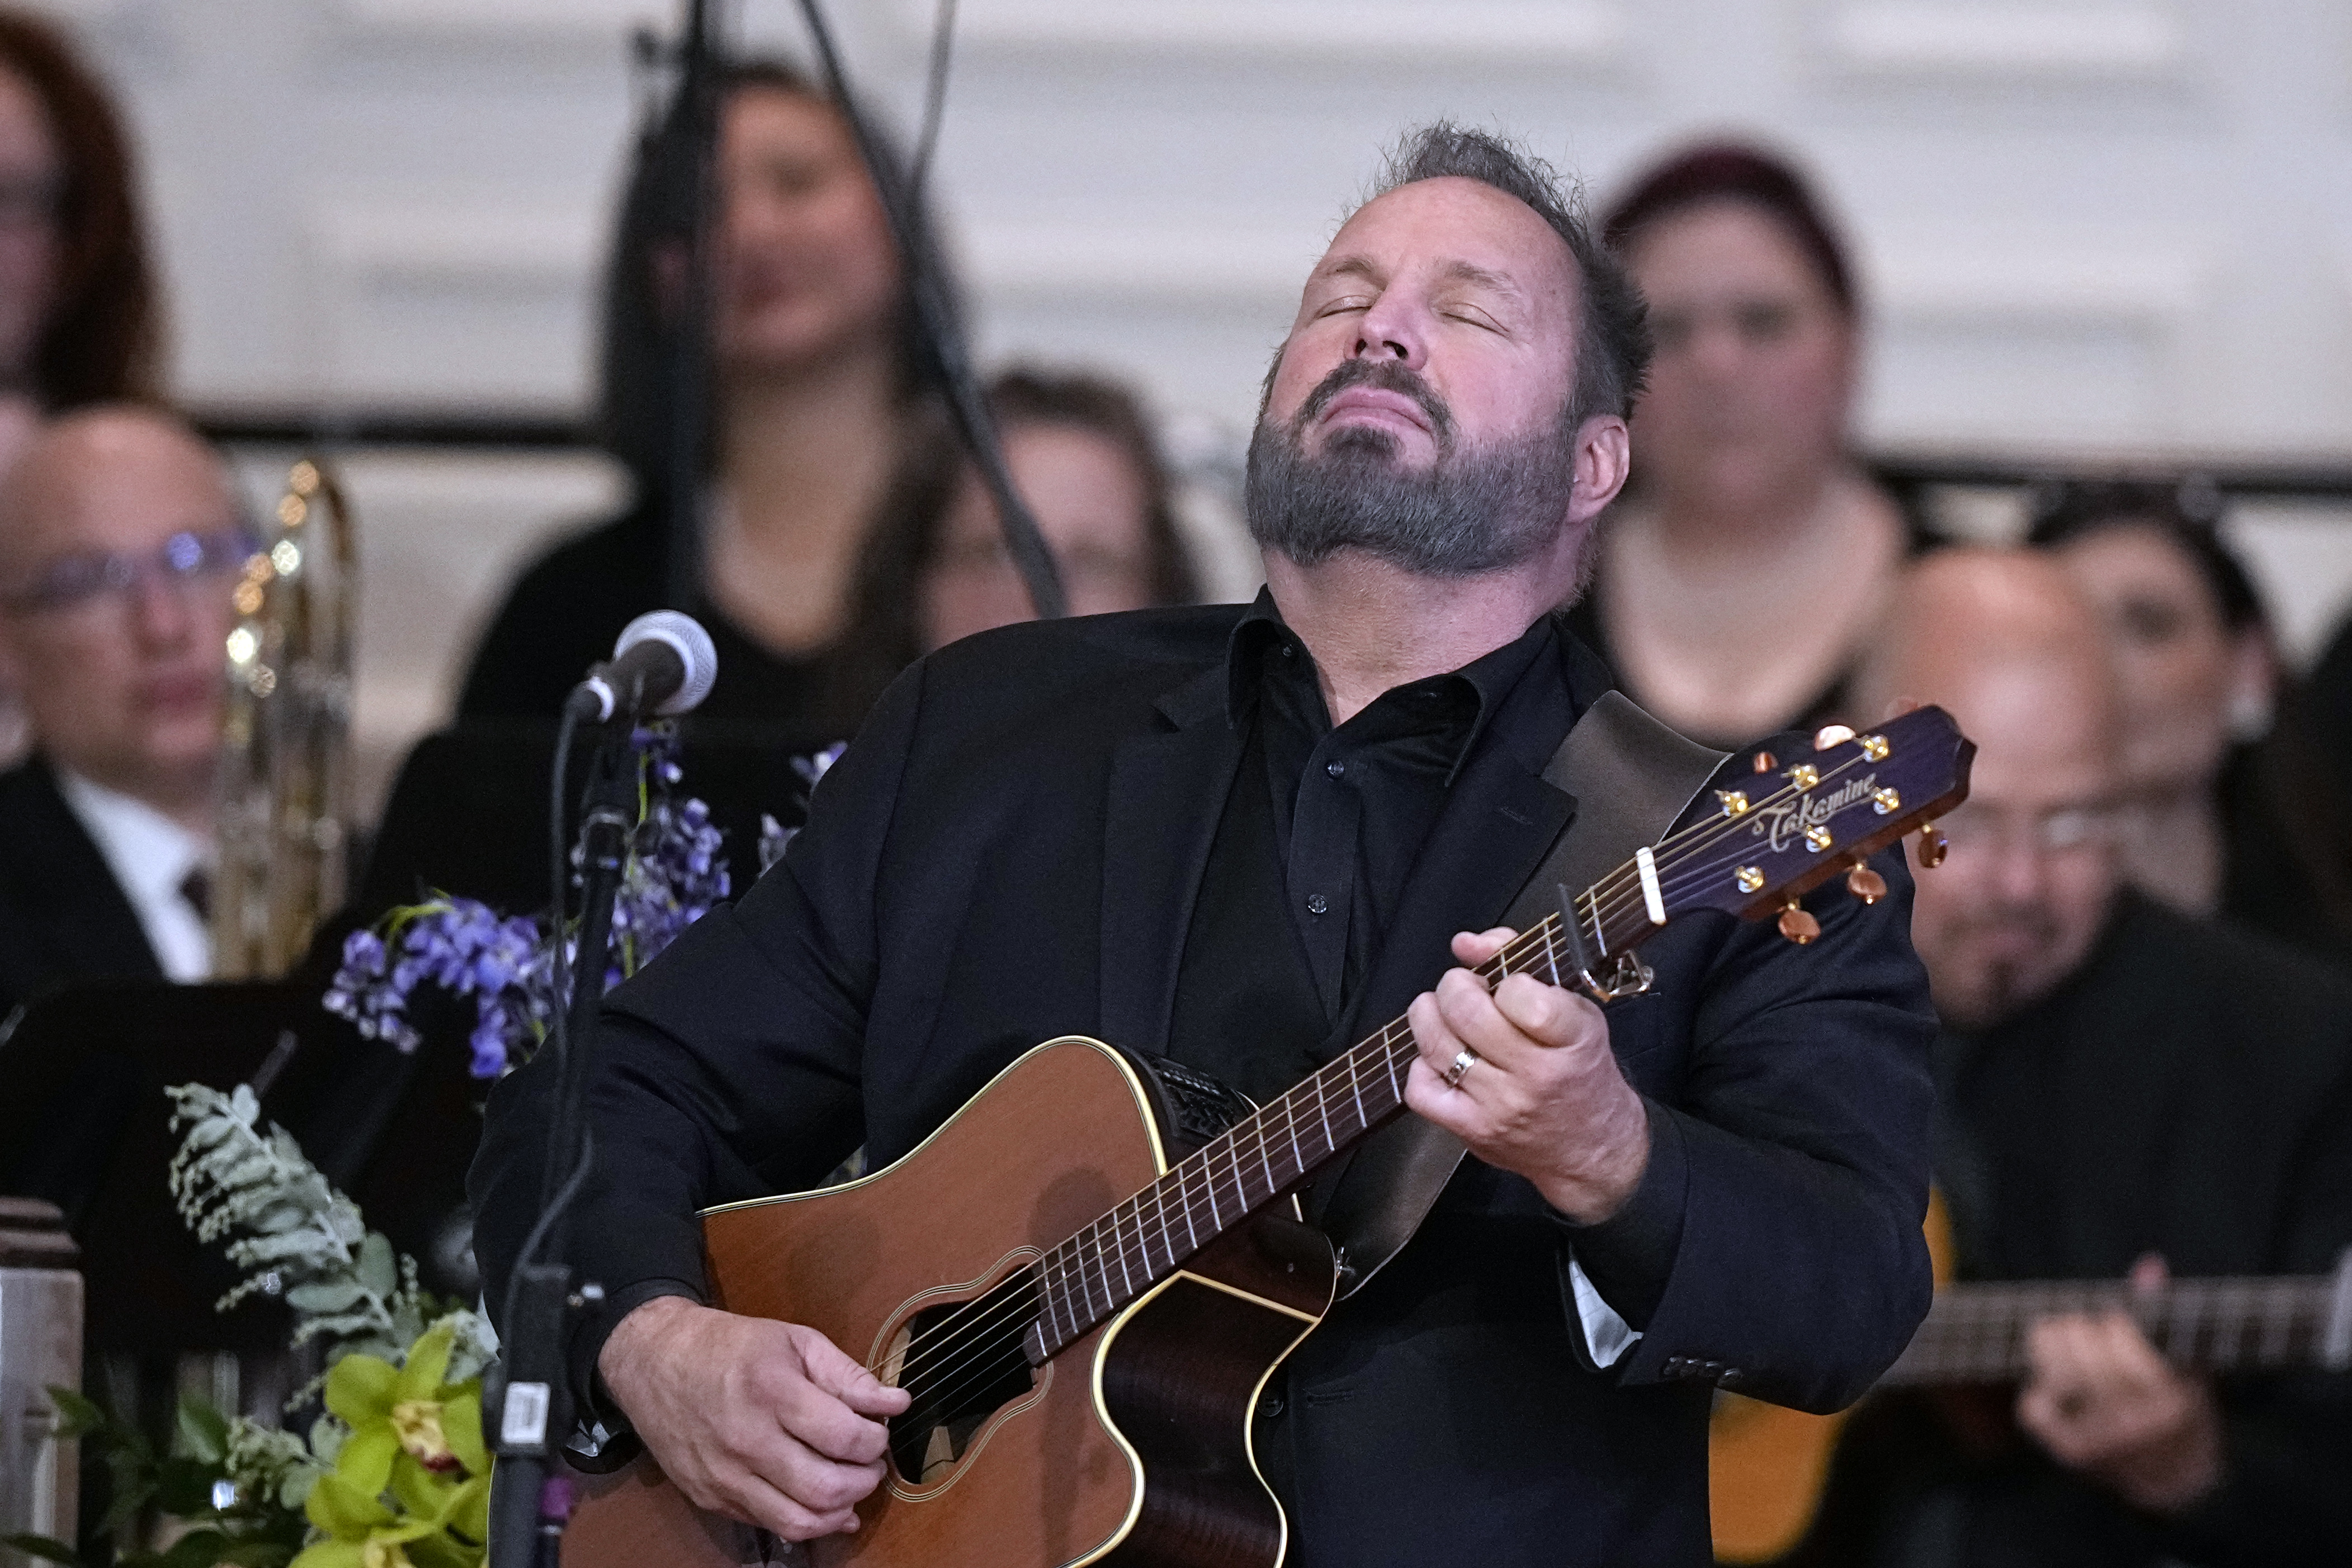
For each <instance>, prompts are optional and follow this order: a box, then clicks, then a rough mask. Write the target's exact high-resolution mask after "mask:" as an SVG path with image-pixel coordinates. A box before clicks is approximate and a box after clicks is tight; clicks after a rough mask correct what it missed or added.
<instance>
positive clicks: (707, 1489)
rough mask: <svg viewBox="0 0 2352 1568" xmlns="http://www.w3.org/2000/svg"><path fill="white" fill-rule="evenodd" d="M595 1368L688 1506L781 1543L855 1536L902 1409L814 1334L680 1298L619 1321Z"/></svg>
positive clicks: (898, 1392)
mask: <svg viewBox="0 0 2352 1568" xmlns="http://www.w3.org/2000/svg"><path fill="white" fill-rule="evenodd" d="M596 1366H597V1370H598V1371H599V1372H600V1373H602V1374H603V1375H604V1386H605V1387H606V1388H608V1389H610V1390H611V1391H612V1394H613V1397H614V1400H615V1401H617V1402H618V1403H619V1405H620V1406H621V1408H622V1409H623V1410H624V1411H625V1412H626V1413H627V1414H628V1417H629V1420H630V1421H631V1422H632V1423H634V1424H635V1426H636V1429H637V1435H638V1436H641V1437H643V1438H644V1439H645V1443H646V1447H647V1448H648V1449H650V1450H651V1451H652V1453H653V1457H654V1458H655V1459H656V1461H658V1462H659V1463H660V1465H661V1468H662V1472H663V1473H664V1474H665V1475H667V1477H668V1478H669V1479H671V1480H672V1481H673V1482H675V1483H676V1484H677V1487H678V1489H680V1490H681V1491H683V1492H685V1493H686V1495H687V1496H688V1498H690V1499H691V1500H693V1501H694V1502H695V1504H696V1505H697V1506H698V1507H701V1508H706V1509H710V1510H715V1511H717V1512H719V1513H724V1514H727V1515H729V1516H730V1517H731V1518H734V1519H739V1520H741V1521H744V1522H745V1523H748V1524H757V1525H761V1526H764V1527H765V1528H767V1529H769V1530H772V1531H775V1532H776V1533H777V1534H778V1535H780V1536H782V1537H783V1538H784V1539H785V1540H787V1541H810V1540H814V1538H816V1537H818V1536H820V1535H833V1534H836V1533H838V1532H841V1531H853V1530H856V1528H857V1515H856V1511H855V1510H856V1505H857V1503H858V1502H859V1501H861V1500H863V1499H864V1498H865V1497H866V1495H867V1494H868V1493H870V1492H872V1491H873V1489H875V1488H876V1487H877V1486H878V1485H880V1484H881V1481H882V1456H883V1454H884V1452H885V1451H886V1448H887V1445H888V1442H889V1430H888V1428H887V1427H886V1426H884V1425H883V1421H884V1420H885V1419H887V1417H889V1416H892V1415H898V1413H899V1412H901V1411H903V1410H905V1409H906V1408H907V1393H906V1391H905V1390H904V1389H899V1388H892V1387H890V1386H889V1385H888V1384H884V1383H883V1382H881V1381H880V1380H879V1379H878V1378H877V1377H876V1376H875V1375H874V1374H873V1373H870V1372H868V1371H866V1369H865V1368H864V1367H862V1366H860V1365H859V1364H858V1363H856V1362H855V1361H852V1360H851V1359H850V1358H849V1357H848V1356H847V1355H845V1354H844V1353H843V1352H841V1351H840V1350H839V1349H837V1348H836V1347H835V1345H834V1344H833V1343H832V1342H830V1341H828V1340H827V1339H826V1338H825V1337H824V1335H823V1334H820V1333H818V1332H817V1331H815V1330H814V1329H808V1328H803V1327H802V1326H801V1325H799V1324H798V1323H778V1322H771V1321H768V1320H766V1319H764V1318H743V1317H738V1316H736V1315H735V1314H734V1313H732V1312H721V1311H718V1310H714V1309H712V1308H709V1307H704V1306H700V1305H698V1304H697V1303H695V1302H693V1301H689V1300H687V1299H686V1298H684V1297H682V1296H664V1297H660V1298H657V1299H656V1300H651V1301H648V1302H646V1304H645V1305H644V1306H642V1307H639V1308H638V1309H637V1310H635V1311H633V1312H631V1313H630V1314H629V1315H628V1316H627V1317H625V1318H624V1319H622V1320H621V1321H620V1324H619V1326H618V1327H616V1328H615V1329H614V1331H613V1332H612V1334H611V1336H610V1337H609V1338H607V1339H606V1340H605V1342H604V1352H603V1353H602V1354H601V1355H600V1356H599V1357H598V1358H597V1363H596Z"/></svg>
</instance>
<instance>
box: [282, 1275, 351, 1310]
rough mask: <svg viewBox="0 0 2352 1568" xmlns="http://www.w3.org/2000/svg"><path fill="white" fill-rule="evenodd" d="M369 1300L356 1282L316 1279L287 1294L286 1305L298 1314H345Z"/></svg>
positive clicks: (296, 1287) (298, 1286)
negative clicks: (344, 1312)
mask: <svg viewBox="0 0 2352 1568" xmlns="http://www.w3.org/2000/svg"><path fill="white" fill-rule="evenodd" d="M364 1300H367V1290H366V1289H365V1288H364V1287H362V1285H360V1284H359V1282H358V1281H356V1280H352V1279H314V1280H312V1281H311V1282H310V1283H309V1284H308V1285H297V1286H295V1287H294V1289H291V1290H289V1291H287V1292H286V1304H287V1305H288V1306H289V1307H291V1308H293V1309H294V1310H296V1311H298V1312H343V1311H349V1310H351V1309H352V1308H353V1307H356V1306H358V1305H359V1304H360V1303H361V1302H362V1301H364Z"/></svg>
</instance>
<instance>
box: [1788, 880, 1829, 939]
mask: <svg viewBox="0 0 2352 1568" xmlns="http://www.w3.org/2000/svg"><path fill="white" fill-rule="evenodd" d="M1780 934H1781V935H1782V936H1785V937H1787V938H1788V939H1789V940H1790V942H1795V943H1796V944H1797V945H1798V946H1799V947H1803V946H1804V945H1806V944H1807V943H1808V942H1811V941H1812V940H1813V939H1814V938H1815V937H1817V936H1819V935H1821V934H1822V922H1821V921H1817V920H1815V919H1813V917H1812V916H1811V914H1809V913H1808V912H1806V910H1805V906H1804V905H1802V904H1801V903H1799V902H1797V896H1796V895H1795V894H1794V893H1791V894H1790V895H1789V907H1788V908H1787V909H1785V910H1781V911H1780Z"/></svg>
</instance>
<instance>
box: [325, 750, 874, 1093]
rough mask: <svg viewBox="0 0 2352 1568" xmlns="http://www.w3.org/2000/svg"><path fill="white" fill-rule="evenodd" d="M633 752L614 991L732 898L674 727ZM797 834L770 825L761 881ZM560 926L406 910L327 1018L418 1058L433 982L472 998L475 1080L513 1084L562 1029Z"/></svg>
mask: <svg viewBox="0 0 2352 1568" xmlns="http://www.w3.org/2000/svg"><path fill="white" fill-rule="evenodd" d="M631 743H632V744H633V745H634V746H635V749H636V752H637V781H638V782H637V796H638V821H637V826H636V830H635V835H634V837H633V839H632V843H631V848H630V856H629V860H628V864H627V866H626V867H625V869H624V870H623V872H622V878H621V891H620V897H619V899H618V900H616V901H615V902H614V907H613V957H612V962H611V963H609V964H608V965H607V966H606V968H605V972H604V984H605V987H606V988H607V989H610V988H611V987H612V986H614V985H616V984H619V983H620V982H621V981H622V980H623V979H625V978H626V977H627V976H629V975H631V974H634V973H636V972H637V971H638V970H639V969H641V968H643V967H644V966H645V965H646V964H647V963H651V962H652V961H653V958H654V955H655V954H656V953H658V952H661V950H662V949H664V948H666V947H667V946H668V945H669V944H670V943H671V942H675V941H677V937H678V933H680V932H681V931H685V930H686V928H687V927H688V926H690V925H692V924H693V923H694V922H695V921H698V920H700V919H701V918H702V917H703V916H704V915H705V914H707V913H709V910H710V909H711V907H712V906H713V905H714V904H716V903H718V902H719V900H722V899H724V898H726V897H728V896H729V894H730V891H731V889H732V883H731V879H730V877H729V874H728V868H727V858H726V857H725V856H724V855H722V854H721V853H720V852H719V850H720V835H719V829H718V828H717V827H715V826H712V825H711V821H710V808H709V806H708V805H704V804H703V803H702V802H701V801H699V800H693V799H688V800H685V801H682V802H679V801H673V799H672V798H671V791H672V789H673V788H674V786H676V785H677V783H678V782H679V780H680V778H681V776H682V774H681V771H680V769H679V767H678V764H677V737H676V734H675V732H674V731H671V730H670V729H669V728H668V727H667V726H658V727H656V728H652V729H646V730H640V731H637V732H636V733H635V735H633V736H632V737H631ZM843 750H844V748H843V747H841V746H838V745H836V746H833V747H830V748H828V749H826V750H825V751H823V752H818V753H816V754H815V755H814V756H813V757H797V758H794V759H793V769H794V771H795V772H797V773H799V774H800V776H801V778H802V780H803V782H804V783H806V784H808V785H809V786H810V787H811V788H814V787H815V784H816V782H817V780H819V779H821V778H823V777H824V773H825V771H826V770H827V769H828V768H830V767H831V766H832V765H833V763H834V762H835V759H837V758H838V757H839V756H840V755H841V753H842V752H843ZM794 831H796V830H794V829H789V828H782V827H779V826H777V825H776V822H775V819H774V818H773V817H770V816H762V817H761V834H760V869H761V871H765V870H766V869H767V868H769V867H770V866H771V865H772V864H774V862H775V861H776V859H777V858H780V857H782V854H783V851H784V847H785V846H786V845H787V844H789V843H790V842H791V840H792V837H793V832H794ZM553 923H554V922H553V921H541V920H533V919H530V918H529V917H524V916H500V915H499V913H498V912H497V911H496V910H492V909H490V908H489V907H488V905H485V904H482V903H479V902H477V901H476V900H472V899H458V898H450V897H446V896H442V897H436V898H434V899H430V900H426V901H425V902H424V903H421V904H412V905H408V906H406V907H404V908H401V909H396V910H393V911H392V912H391V913H390V914H388V915H386V916H384V918H383V920H382V921H378V922H377V923H376V924H375V925H374V926H373V927H370V928H367V929H364V930H361V931H353V932H352V934H351V936H350V937H349V938H348V939H347V940H346V941H345V942H344V943H343V962H342V966H341V968H340V969H338V970H337V971H336V972H335V977H334V980H333V982H332V984H330V985H329V987H328V990H327V994H326V997H325V1003H326V1006H327V1010H328V1011H329V1012H331V1013H336V1014H340V1015H341V1016H343V1017H346V1018H349V1019H351V1020H352V1022H353V1023H355V1024H357V1025H358V1026H359V1030H360V1033H361V1034H362V1035H364V1036H366V1037H369V1038H371V1039H381V1040H389V1041H391V1042H392V1043H393V1044H394V1045H395V1046H397V1047H400V1048H401V1049H402V1050H404V1051H407V1050H415V1048H416V1046H417V1042H418V1039H419V1035H418V1033H417V1030H416V1027H415V1025H414V1024H413V1023H412V1022H411V1021H410V1018H409V1005H410V1002H411V999H412V997H413V996H414V995H415V991H416V988H417V987H418V986H419V985H421V984H426V983H428V982H429V983H431V984H434V985H435V986H437V987H438V988H439V989H441V990H443V991H445V992H447V993H449V994H452V995H457V996H470V997H472V998H473V1001H474V1028H473V1033H472V1037H471V1045H472V1049H473V1061H472V1071H473V1074H474V1076H475V1077H477V1078H484V1079H494V1078H499V1077H501V1076H503V1075H504V1074H506V1073H507V1072H509V1071H511V1070H512V1069H513V1068H516V1067H519V1066H520V1065H521V1064H522V1063H523V1062H524V1061H526V1060H528V1059H529V1058H530V1054H531V1053H532V1052H533V1051H535V1050H536V1049H538V1047H539V1045H540V1043H541V1041H543V1040H544V1039H545V1038H546V1037H547V1031H548V1029H549V1027H550V1026H551V1024H552V1022H553V1019H554V1009H555V994H554V979H553V976H554V968H555V942H556V933H555V931H554V929H553ZM564 942H565V946H564V956H565V958H566V960H567V962H568V961H569V960H570V959H571V958H572V956H573V948H572V939H571V936H570V934H569V933H568V932H567V933H565V936H564Z"/></svg>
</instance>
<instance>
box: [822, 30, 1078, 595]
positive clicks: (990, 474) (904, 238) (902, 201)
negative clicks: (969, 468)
mask: <svg viewBox="0 0 2352 1568" xmlns="http://www.w3.org/2000/svg"><path fill="white" fill-rule="evenodd" d="M800 7H801V15H802V16H803V18H804V19H805V20H806V21H807V23H808V29H809V36H810V37H811V38H812V39H814V41H815V44H816V54H817V60H818V62H819V63H820V64H821V65H822V66H823V67H824V81H825V86H826V88H827V89H829V90H830V91H831V92H832V94H833V100H834V102H835V105H837V106H838V107H839V109H840V110H841V114H842V118H843V119H845V120H846V121H848V122H849V132H850V135H851V136H852V137H853V138H855V139H856V142H857V153H858V156H859V157H861V158H863V159H864V160H865V161H866V174H868V175H869V176H870V177H871V178H872V179H873V181H874V189H875V192H876V194H877V195H880V196H881V198H882V213H883V216H885V217H886V218H887V219H888V220H889V225H890V237H891V238H893V239H895V240H896V241H898V261H899V265H900V266H901V267H903V268H906V274H907V292H908V298H909V299H910V300H911V301H912V303H913V305H914V308H915V324H916V327H917V329H918V330H919V331H920V332H921V334H922V338H923V344H924V347H925V348H926V349H928V350H929V353H930V356H931V363H932V364H933V365H934V367H935V368H937V370H938V371H939V373H940V390H941V391H942V392H944V393H945V394H946V396H947V403H948V414H949V416H950V417H951V418H952V419H953V420H954V421H955V426H956V431H957V434H959V435H960V436H961V437H963V444H964V447H965V448H966V449H967V450H969V451H970V452H971V458H972V461H973V462H974V463H975V464H977V465H978V466H979V468H980V478H981V482H982V484H983V485H984V486H986V487H987V489H988V493H989V499H991V500H993V501H994V502H995V503H996V515H997V517H998V519H999V520H1000V521H1001V522H1002V524H1003V530H1004V548H1005V550H1006V552H1008V553H1009V554H1011V556H1012V557H1013V565H1014V566H1015V567H1016V568H1018V569H1019V571H1020V573H1021V582H1022V585H1023V586H1024V587H1025V588H1026V589H1027V590H1028V591H1029V604H1030V607H1031V608H1032V609H1034V610H1035V611H1036V613H1037V617H1038V619H1040V620H1048V621H1050V620H1056V619H1059V618H1060V617H1061V616H1066V615H1068V614H1069V613H1070V601H1069V596H1068V595H1066V593H1065V592H1064V591H1063V588H1062V572H1061V568H1060V567H1059V566H1057V565H1056V564H1055V561H1054V552H1052V551H1050V550H1048V549H1047V548H1046V547H1045V535H1044V534H1043V533H1041V532H1040V531H1038V528H1037V519H1036V518H1035V517H1034V515H1033V514H1032V513H1031V512H1030V510H1029V505H1028V503H1027V502H1026V501H1024V500H1022V499H1021V493H1020V491H1018V490H1016V489H1013V474H1012V470H1010V469H1009V468H1006V467H1005V466H1004V447H1003V443H1002V442H1001V441H1000V440H999V439H998V437H997V433H996V419H995V416H993V415H992V414H991V413H990V412H989V409H988V399H986V398H985V397H982V395H981V392H980V380H979V377H977V376H976V375H974V374H972V368H971V355H970V354H969V353H967V352H966V351H965V348H964V342H963V334H962V332H961V331H960V330H959V329H958V327H957V325H956V321H955V316H954V313H953V312H952V311H950V310H949V309H948V298H947V289H946V287H945V285H944V284H943V283H942V282H941V281H940V276H939V270H938V267H937V265H936V258H935V257H934V256H933V253H932V251H931V247H930V244H929V239H930V237H929V235H927V234H924V233H923V232H922V228H921V224H920V222H919V213H918V212H917V211H916V207H915V196H914V193H913V192H911V191H909V190H908V188H907V184H906V182H905V180H904V178H903V177H902V176H901V174H899V172H898V169H897V168H895V167H894V166H893V165H892V164H891V163H890V160H889V159H888V158H887V157H885V156H884V155H883V152H882V145H881V143H880V142H878V141H877V140H876V139H875V135H874V132H873V129H872V127H870V126H868V125H867V124H866V117H865V115H864V114H863V113H861V112H860V111H859V110H858V107H857V100H856V97H855V96H854V95H853V94H852V93H851V92H850V90H849V82H848V79H847V78H846V76H845V75H844V73H843V71H842V68H841V54H840V51H839V50H837V49H835V47H834V43H833V29H832V28H831V27H830V26H827V25H826V23H825V19H824V10H823V9H822V8H821V7H820V6H819V5H818V4H817V0H800Z"/></svg>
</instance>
